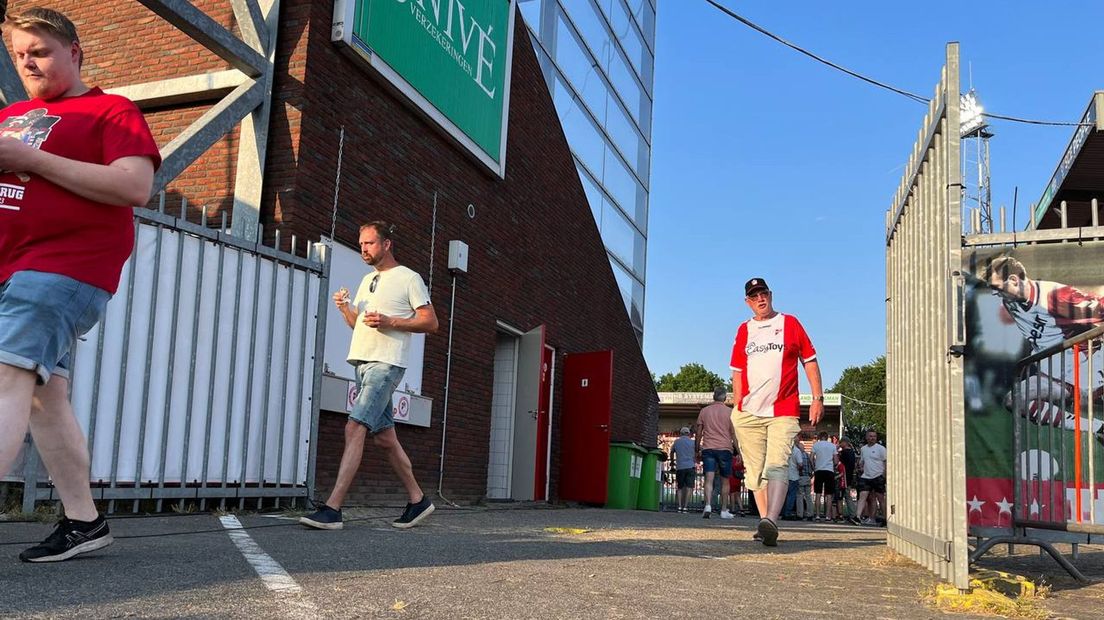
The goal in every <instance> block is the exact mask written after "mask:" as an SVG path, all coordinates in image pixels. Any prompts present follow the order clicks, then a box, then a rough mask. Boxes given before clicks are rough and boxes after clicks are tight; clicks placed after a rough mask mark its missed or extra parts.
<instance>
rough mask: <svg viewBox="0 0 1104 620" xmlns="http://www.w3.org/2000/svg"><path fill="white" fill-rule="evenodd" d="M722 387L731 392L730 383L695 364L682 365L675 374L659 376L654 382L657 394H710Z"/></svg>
mask: <svg viewBox="0 0 1104 620" xmlns="http://www.w3.org/2000/svg"><path fill="white" fill-rule="evenodd" d="M653 377H654V375H653ZM722 385H723V386H724V387H725V389H727V390H729V391H732V382H731V381H725V380H724V379H722V378H721V376H720V375H718V374H717V373H715V372H713V371H711V370H708V369H706V367H705V366H702V365H701V364H697V363H690V364H683V366H682V368H679V371H678V372H677V373H674V374H671V373H666V374H664V375H661V376H660V377H659V379H658V380H657V381H656V382H655V386H656V391H657V392H712V391H713V388H715V387H717V386H722Z"/></svg>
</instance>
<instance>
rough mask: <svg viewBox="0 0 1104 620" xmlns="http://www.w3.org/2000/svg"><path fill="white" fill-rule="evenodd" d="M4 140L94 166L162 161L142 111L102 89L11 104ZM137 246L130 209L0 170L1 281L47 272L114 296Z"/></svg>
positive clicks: (4, 114) (1, 126)
mask: <svg viewBox="0 0 1104 620" xmlns="http://www.w3.org/2000/svg"><path fill="white" fill-rule="evenodd" d="M3 138H8V139H12V138H15V139H18V140H22V141H23V142H24V144H27V145H28V146H31V147H33V148H37V149H41V150H43V151H46V152H47V153H52V154H54V155H58V156H59V157H65V158H66V159H73V160H77V161H82V162H88V163H94V164H102V165H108V164H110V163H111V162H113V161H115V160H117V159H120V158H123V157H131V156H144V157H149V158H150V159H151V160H152V161H153V164H154V167H155V168H156V167H157V166H160V164H161V156H160V154H159V153H158V150H157V144H156V143H155V142H154V141H153V136H152V135H150V130H149V126H148V125H147V124H146V120H145V118H143V116H142V113H141V111H139V110H138V107H137V106H135V105H134V103H132V102H131V101H129V100H128V99H126V98H125V97H120V96H118V95H108V94H104V92H103V91H102V90H100V89H99V88H93V89H91V90H89V91H88V92H86V93H84V94H83V95H78V96H76V97H62V98H60V99H53V100H50V101H43V100H42V99H32V100H30V101H20V102H18V103H13V104H12V105H10V106H8V107H6V108H4V109H3V110H0V139H3ZM135 206H141V205H135ZM133 248H134V220H133V211H132V210H131V209H130V208H128V207H118V206H114V205H107V204H103V203H99V202H96V201H94V200H89V199H87V198H83V197H81V196H78V195H77V194H74V193H73V192H71V191H69V190H67V189H65V188H63V187H61V186H59V185H56V184H55V183H52V182H50V181H48V180H46V179H44V178H42V177H40V176H38V175H36V174H27V173H23V172H18V171H17V172H11V171H6V170H5V171H0V282H6V281H7V280H8V278H10V277H11V276H12V274H14V273H15V272H17V271H42V272H46V273H56V274H60V275H64V276H68V277H70V278H73V279H74V280H79V281H81V282H84V283H87V284H91V285H92V286H95V287H97V288H101V289H103V290H105V291H107V292H109V293H112V294H114V293H115V291H116V289H118V287H119V274H120V273H121V272H122V269H123V263H125V262H126V260H127V258H128V257H129V256H130V252H131V250H132V249H133Z"/></svg>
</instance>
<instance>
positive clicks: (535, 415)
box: [529, 410, 539, 420]
mask: <svg viewBox="0 0 1104 620" xmlns="http://www.w3.org/2000/svg"><path fill="white" fill-rule="evenodd" d="M529 415H531V416H533V419H534V420H536V419H538V417H539V414H537V412H536V411H533V410H529Z"/></svg>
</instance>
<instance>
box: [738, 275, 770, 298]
mask: <svg viewBox="0 0 1104 620" xmlns="http://www.w3.org/2000/svg"><path fill="white" fill-rule="evenodd" d="M758 291H767V292H768V293H769V292H770V287H769V286H767V281H766V280H764V279H763V278H752V279H750V280H748V281H747V282H746V283H745V284H744V295H745V296H747V297H751V294H752V293H755V292H758Z"/></svg>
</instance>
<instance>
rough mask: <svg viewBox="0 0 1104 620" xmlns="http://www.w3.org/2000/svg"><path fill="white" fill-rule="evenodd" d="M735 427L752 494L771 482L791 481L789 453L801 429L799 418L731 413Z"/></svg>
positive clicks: (746, 480)
mask: <svg viewBox="0 0 1104 620" xmlns="http://www.w3.org/2000/svg"><path fill="white" fill-rule="evenodd" d="M732 425H733V426H734V427H735V428H736V439H737V441H739V442H740V455H741V456H742V457H743V459H744V467H745V468H746V472H747V473H746V475H745V477H744V484H746V485H747V488H748V489H749V490H751V491H758V490H759V489H762V488H763V486H764V485H765V484H766V482H767V481H768V480H781V481H783V482H788V481H789V466H788V461H789V459H790V451H791V450H792V447H793V439H794V435H797V433H798V431H800V430H801V424H800V423H799V422H798V420H797V418H796V417H793V416H779V417H771V418H764V417H759V416H755V415H751V414H749V413H744V412H742V411H733V412H732Z"/></svg>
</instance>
